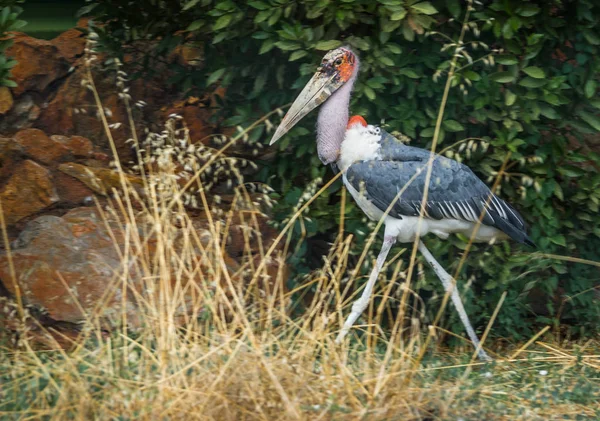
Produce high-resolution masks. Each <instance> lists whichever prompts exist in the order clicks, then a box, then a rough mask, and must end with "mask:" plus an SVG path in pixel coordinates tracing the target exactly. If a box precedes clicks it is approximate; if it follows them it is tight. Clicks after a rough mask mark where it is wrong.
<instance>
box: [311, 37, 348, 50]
mask: <svg viewBox="0 0 600 421" xmlns="http://www.w3.org/2000/svg"><path fill="white" fill-rule="evenodd" d="M340 45H342V42H341V41H338V40H336V39H331V40H328V41H319V42H317V43H316V44H315V50H320V51H327V50H333V49H335V48H338V47H339V46H340Z"/></svg>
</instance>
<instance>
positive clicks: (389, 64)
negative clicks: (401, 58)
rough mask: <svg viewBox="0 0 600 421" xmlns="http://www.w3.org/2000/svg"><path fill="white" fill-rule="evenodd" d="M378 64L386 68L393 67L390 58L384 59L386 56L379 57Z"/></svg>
mask: <svg viewBox="0 0 600 421" xmlns="http://www.w3.org/2000/svg"><path fill="white" fill-rule="evenodd" d="M379 62H380V63H382V64H385V65H386V66H388V67H392V66H394V61H393V60H392V59H391V58H389V57H386V56H381V57H380V58H379Z"/></svg>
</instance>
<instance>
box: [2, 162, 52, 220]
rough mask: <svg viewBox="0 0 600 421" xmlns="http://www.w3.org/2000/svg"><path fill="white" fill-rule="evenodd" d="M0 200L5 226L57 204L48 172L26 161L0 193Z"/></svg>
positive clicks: (20, 165)
mask: <svg viewBox="0 0 600 421" xmlns="http://www.w3.org/2000/svg"><path fill="white" fill-rule="evenodd" d="M0 200H1V203H2V209H3V212H4V219H5V221H6V224H7V225H12V224H14V223H16V222H18V221H20V220H21V219H23V218H25V217H28V216H31V215H34V214H36V213H38V212H40V211H42V210H43V209H45V208H47V207H48V206H50V205H52V204H54V203H56V202H58V200H59V198H58V195H57V193H56V189H55V187H54V184H53V183H52V181H51V179H50V171H48V170H47V169H46V168H44V167H42V166H41V165H39V164H36V163H35V162H33V161H30V160H26V161H23V162H22V163H20V164H19V165H18V166H17V167H16V169H15V171H14V172H13V174H12V176H11V177H10V178H9V179H8V181H7V182H6V184H5V185H4V188H3V189H2V191H1V192H0Z"/></svg>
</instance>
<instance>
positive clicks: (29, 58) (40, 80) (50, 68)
mask: <svg viewBox="0 0 600 421" xmlns="http://www.w3.org/2000/svg"><path fill="white" fill-rule="evenodd" d="M13 40H14V43H13V45H11V46H10V47H9V48H8V49H7V50H6V55H7V56H9V57H12V58H14V59H15V60H17V62H18V63H17V65H16V66H15V67H13V68H12V69H11V74H12V79H13V80H14V81H15V82H16V83H17V85H18V86H17V87H16V88H13V90H12V92H13V94H14V95H16V96H18V95H21V94H22V93H24V92H26V91H36V92H40V93H42V92H44V91H46V89H47V88H48V87H49V86H50V84H52V83H53V82H54V81H56V80H57V79H60V78H62V77H64V76H65V75H66V74H67V73H68V71H69V67H70V64H69V62H68V60H67V59H66V58H65V57H63V56H62V54H61V53H60V50H59V49H58V47H57V46H56V45H54V44H53V43H52V42H51V41H47V40H42V39H37V38H32V37H30V36H27V35H25V34H23V33H16V34H15V36H14V38H13Z"/></svg>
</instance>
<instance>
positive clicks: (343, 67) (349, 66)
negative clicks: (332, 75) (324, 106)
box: [338, 58, 354, 82]
mask: <svg viewBox="0 0 600 421" xmlns="http://www.w3.org/2000/svg"><path fill="white" fill-rule="evenodd" d="M338 72H340V79H342V80H343V81H344V82H347V81H348V80H349V79H350V77H352V73H354V63H350V62H348V61H346V59H345V58H344V62H343V63H342V64H340V65H339V67H338Z"/></svg>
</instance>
